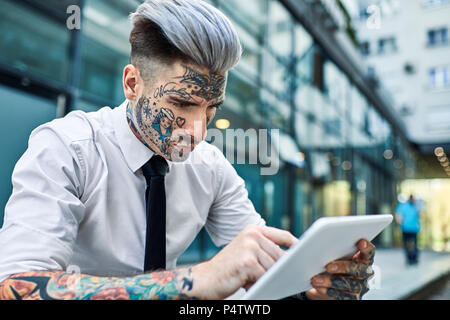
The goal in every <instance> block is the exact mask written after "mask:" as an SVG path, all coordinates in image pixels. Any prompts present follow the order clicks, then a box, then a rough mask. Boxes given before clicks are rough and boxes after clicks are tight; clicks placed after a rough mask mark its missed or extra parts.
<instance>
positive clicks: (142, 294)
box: [0, 268, 196, 300]
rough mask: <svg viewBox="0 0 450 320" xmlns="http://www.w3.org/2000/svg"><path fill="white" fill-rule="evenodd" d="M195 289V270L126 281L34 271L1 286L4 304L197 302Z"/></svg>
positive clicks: (172, 271) (144, 275) (164, 273)
mask: <svg viewBox="0 0 450 320" xmlns="http://www.w3.org/2000/svg"><path fill="white" fill-rule="evenodd" d="M193 286H194V279H193V277H192V270H191V268H189V269H177V270H171V271H159V272H152V273H146V274H142V275H137V276H134V277H126V278H118V277H96V276H90V275H85V274H71V273H66V272H63V271H55V272H47V271H32V272H26V273H21V274H17V275H14V276H11V277H10V278H8V279H6V280H4V281H3V282H2V283H0V300H147V299H153V300H159V299H168V300H179V299H196V298H195V297H191V296H189V295H188V294H189V292H190V291H191V290H192V288H193Z"/></svg>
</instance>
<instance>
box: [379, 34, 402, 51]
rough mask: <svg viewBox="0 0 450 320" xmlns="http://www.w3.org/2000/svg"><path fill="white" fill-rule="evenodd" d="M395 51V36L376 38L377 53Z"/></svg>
mask: <svg viewBox="0 0 450 320" xmlns="http://www.w3.org/2000/svg"><path fill="white" fill-rule="evenodd" d="M396 51H397V42H396V41H395V38H381V39H380V40H378V53H379V54H389V53H394V52H396Z"/></svg>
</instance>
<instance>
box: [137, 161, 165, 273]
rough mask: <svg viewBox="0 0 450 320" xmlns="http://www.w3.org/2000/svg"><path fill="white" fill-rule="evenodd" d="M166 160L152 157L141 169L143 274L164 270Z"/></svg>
mask: <svg viewBox="0 0 450 320" xmlns="http://www.w3.org/2000/svg"><path fill="white" fill-rule="evenodd" d="M167 169H168V164H167V162H166V160H165V159H164V158H163V157H161V156H159V155H154V156H153V157H152V158H151V159H150V160H149V161H148V162H147V163H146V164H145V165H144V166H143V167H142V172H143V173H144V177H145V180H146V182H147V189H146V190H145V201H146V213H147V233H146V236H145V259H144V272H147V271H153V270H156V269H165V268H166V191H165V187H164V177H165V175H166V173H167Z"/></svg>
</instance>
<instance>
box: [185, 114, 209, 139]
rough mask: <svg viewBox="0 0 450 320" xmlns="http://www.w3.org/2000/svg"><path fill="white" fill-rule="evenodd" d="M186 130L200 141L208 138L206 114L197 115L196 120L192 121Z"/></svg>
mask: <svg viewBox="0 0 450 320" xmlns="http://www.w3.org/2000/svg"><path fill="white" fill-rule="evenodd" d="M186 131H187V133H188V134H189V135H191V136H193V137H194V139H195V140H196V141H198V142H200V141H202V140H204V139H205V138H206V115H202V116H201V117H197V118H196V119H195V120H194V121H191V122H190V123H189V124H188V125H187V127H186Z"/></svg>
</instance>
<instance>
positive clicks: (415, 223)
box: [395, 195, 420, 265]
mask: <svg viewBox="0 0 450 320" xmlns="http://www.w3.org/2000/svg"><path fill="white" fill-rule="evenodd" d="M395 216H396V219H397V222H398V223H399V225H400V227H401V230H402V235H403V248H404V249H405V254H406V262H407V264H408V265H414V264H417V263H418V262H419V250H418V248H417V235H418V233H419V231H420V211H419V210H418V208H417V205H416V203H415V200H414V196H413V195H410V196H409V200H408V201H406V202H404V203H399V204H398V205H397V207H396V209H395Z"/></svg>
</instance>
